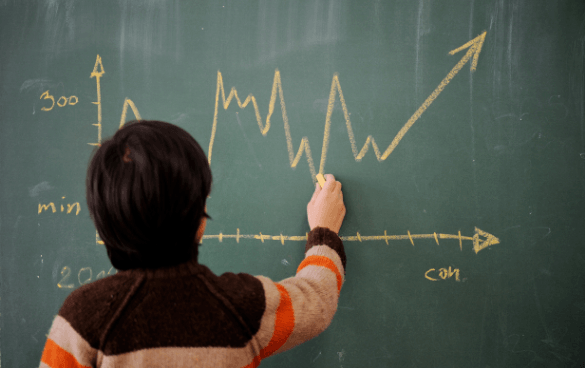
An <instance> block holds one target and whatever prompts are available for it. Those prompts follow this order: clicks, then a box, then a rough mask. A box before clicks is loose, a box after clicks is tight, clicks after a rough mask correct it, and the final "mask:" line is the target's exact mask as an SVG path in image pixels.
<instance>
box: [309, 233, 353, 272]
mask: <svg viewBox="0 0 585 368" xmlns="http://www.w3.org/2000/svg"><path fill="white" fill-rule="evenodd" d="M315 245H326V246H328V247H329V248H331V249H333V250H334V251H336V252H337V254H338V255H339V258H341V264H342V265H343V269H344V270H345V262H346V259H345V249H344V248H343V242H342V241H341V239H340V238H339V236H338V235H337V234H336V233H334V232H333V231H331V230H329V229H328V228H326V227H318V226H317V227H315V228H314V229H313V230H311V232H310V233H309V234H308V236H307V245H306V246H305V253H307V252H308V251H309V249H311V248H312V247H313V246H315Z"/></svg>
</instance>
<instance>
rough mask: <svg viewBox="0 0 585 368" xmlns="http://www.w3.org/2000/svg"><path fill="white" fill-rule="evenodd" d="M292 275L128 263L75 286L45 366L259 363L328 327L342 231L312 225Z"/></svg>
mask: <svg viewBox="0 0 585 368" xmlns="http://www.w3.org/2000/svg"><path fill="white" fill-rule="evenodd" d="M305 249H306V251H305V259H304V260H303V262H301V264H300V265H299V267H298V269H297V272H296V275H295V276H294V277H290V278H287V279H285V280H282V281H280V282H276V283H275V282H273V281H272V280H270V279H269V278H267V277H264V276H251V275H248V274H244V273H239V274H234V273H230V272H228V273H224V274H222V275H221V276H216V275H214V274H213V273H212V272H211V271H210V270H209V269H208V268H207V267H206V266H204V265H202V264H199V263H198V262H197V260H196V259H193V260H191V261H189V262H186V263H183V264H180V265H178V266H174V267H169V268H164V269H155V270H151V269H132V270H127V271H121V272H118V273H117V274H115V275H112V276H109V277H107V278H104V279H101V280H98V281H95V282H93V283H90V284H87V285H84V286H82V287H81V288H79V289H77V290H75V291H73V292H72V293H71V294H70V295H69V296H68V297H67V299H66V300H65V302H64V304H63V306H62V307H61V309H60V310H59V314H58V315H57V316H56V317H55V319H54V321H53V325H52V327H51V330H50V332H49V335H48V339H47V342H46V345H45V349H44V351H43V355H42V358H41V364H40V366H41V367H45V368H46V367H53V368H57V367H213V368H220V367H257V366H258V365H259V364H260V361H261V360H262V359H264V358H266V357H269V356H271V355H274V354H277V353H280V352H283V351H286V350H288V349H290V348H292V347H294V346H296V345H298V344H300V343H302V342H304V341H307V340H309V339H311V338H313V337H315V336H317V335H319V334H320V333H321V332H323V331H324V330H325V329H326V328H327V327H328V326H329V324H330V323H331V320H332V319H333V315H334V314H335V311H336V310H337V302H338V298H339V292H340V290H341V286H342V284H343V281H344V277H343V275H344V274H345V262H346V261H345V251H344V248H343V243H342V242H341V239H340V238H339V237H338V236H337V235H336V234H335V233H334V232H332V231H330V230H328V229H326V228H319V227H318V228H315V229H313V230H312V231H311V232H310V233H309V234H308V239H307V244H306V248H305Z"/></svg>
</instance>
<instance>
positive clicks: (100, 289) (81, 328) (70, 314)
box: [59, 274, 136, 346]
mask: <svg viewBox="0 0 585 368" xmlns="http://www.w3.org/2000/svg"><path fill="white" fill-rule="evenodd" d="M134 282H136V280H135V279H134V278H132V277H129V275H125V274H115V275H111V276H108V277H105V278H103V279H99V280H97V281H94V282H92V283H89V284H86V285H83V286H82V287H80V288H78V289H76V290H74V291H73V292H71V294H69V296H68V297H67V298H66V299H65V302H64V303H63V306H62V307H61V309H60V310H59V316H61V317H63V318H64V319H65V320H67V322H69V324H70V325H71V327H73V328H74V329H75V330H76V331H77V332H78V333H80V334H81V335H82V336H83V337H84V338H85V339H86V340H87V341H88V342H89V343H90V345H92V346H93V345H94V344H95V343H97V341H92V340H94V339H96V338H97V334H96V332H97V331H96V329H99V328H100V327H101V325H102V324H103V321H107V320H108V319H109V318H110V317H111V316H110V315H111V314H112V313H114V312H115V311H116V309H117V308H116V307H117V306H118V305H119V304H120V303H122V302H123V300H124V297H125V296H126V295H128V292H129V291H130V289H131V288H132V285H133V284H134Z"/></svg>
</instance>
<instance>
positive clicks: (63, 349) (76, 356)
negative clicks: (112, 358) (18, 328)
mask: <svg viewBox="0 0 585 368" xmlns="http://www.w3.org/2000/svg"><path fill="white" fill-rule="evenodd" d="M96 354H97V350H96V349H93V348H92V347H91V346H90V345H89V343H88V342H87V341H86V340H85V339H83V337H81V335H79V333H77V331H75V330H74V329H73V327H71V325H70V324H69V322H68V321H67V320H66V319H65V318H63V317H62V316H60V315H57V316H56V317H55V319H54V320H53V325H52V326H51V330H50V332H49V337H48V338H47V342H46V343H45V349H44V350H43V355H42V357H41V364H40V367H41V368H48V367H51V368H56V367H59V368H85V367H95V358H96Z"/></svg>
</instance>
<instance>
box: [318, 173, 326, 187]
mask: <svg viewBox="0 0 585 368" xmlns="http://www.w3.org/2000/svg"><path fill="white" fill-rule="evenodd" d="M316 178H317V181H318V182H319V185H320V186H321V188H323V185H325V178H324V177H323V174H317V176H316Z"/></svg>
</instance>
